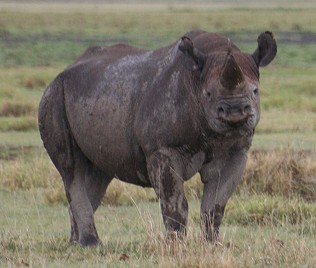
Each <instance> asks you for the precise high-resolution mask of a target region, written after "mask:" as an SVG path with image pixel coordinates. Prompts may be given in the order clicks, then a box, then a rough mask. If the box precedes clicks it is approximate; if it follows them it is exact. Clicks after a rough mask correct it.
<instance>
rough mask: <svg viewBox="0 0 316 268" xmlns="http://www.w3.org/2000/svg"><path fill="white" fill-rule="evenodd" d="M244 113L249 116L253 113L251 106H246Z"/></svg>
mask: <svg viewBox="0 0 316 268" xmlns="http://www.w3.org/2000/svg"><path fill="white" fill-rule="evenodd" d="M243 112H244V113H247V114H249V113H250V112H251V106H250V105H245V107H244V110H243Z"/></svg>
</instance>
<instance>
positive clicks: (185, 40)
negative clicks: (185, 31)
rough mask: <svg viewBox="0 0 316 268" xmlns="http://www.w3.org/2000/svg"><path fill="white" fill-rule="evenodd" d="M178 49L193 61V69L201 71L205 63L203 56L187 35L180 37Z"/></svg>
mask: <svg viewBox="0 0 316 268" xmlns="http://www.w3.org/2000/svg"><path fill="white" fill-rule="evenodd" d="M179 50H180V51H181V52H182V53H183V54H184V55H186V56H187V57H189V58H191V59H192V60H193V61H194V63H195V66H192V67H193V69H196V68H197V69H199V70H200V71H202V69H203V67H204V64H205V56H204V54H203V53H201V52H200V51H198V50H197V49H196V48H195V47H194V46H193V42H192V40H191V39H190V38H189V37H187V36H183V37H182V38H181V41H180V44H179Z"/></svg>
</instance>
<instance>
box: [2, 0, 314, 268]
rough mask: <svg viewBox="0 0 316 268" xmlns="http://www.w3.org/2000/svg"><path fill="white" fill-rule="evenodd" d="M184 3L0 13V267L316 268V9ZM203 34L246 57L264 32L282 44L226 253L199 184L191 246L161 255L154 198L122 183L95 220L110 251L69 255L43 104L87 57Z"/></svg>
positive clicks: (175, 246) (307, 4)
mask: <svg viewBox="0 0 316 268" xmlns="http://www.w3.org/2000/svg"><path fill="white" fill-rule="evenodd" d="M187 2H188V1H184V2H183V3H182V4H174V3H172V4H170V3H169V2H168V1H161V2H160V4H156V3H153V4H129V5H127V4H97V3H95V4H76V3H71V4H69V3H68V4H67V5H66V4H62V3H57V4H56V3H54V4H52V3H51V2H49V1H48V3H39V2H35V3H32V4H30V3H20V4H18V3H2V2H0V204H1V205H0V215H2V216H1V217H0V267H15V266H19V267H21V266H22V267H23V266H30V267H41V266H43V267H60V266H62V267H87V266H89V267H91V266H92V267H101V266H102V267H104V266H111V267H152V266H158V267H267V266H270V267H315V265H316V258H315V252H316V203H315V202H316V175H315V174H316V76H315V73H316V16H315V14H316V2H315V1H290V0H288V1H272V0H271V1H265V2H264V3H263V2H262V1H249V0H247V1H242V3H241V4H239V5H237V4H236V3H235V1H225V2H223V3H222V2H219V1H208V2H207V3H206V1H204V2H200V3H195V2H194V3H187ZM197 28H201V29H205V30H208V31H215V32H219V33H222V34H224V35H226V36H228V37H230V38H231V40H232V41H233V42H235V43H236V44H237V45H238V46H239V47H240V48H242V49H243V50H245V51H247V52H249V53H251V52H252V51H254V49H255V48H256V45H257V44H256V38H257V36H258V34H259V33H260V32H262V31H265V30H271V31H273V32H274V34H275V37H276V39H277V42H278V55H277V58H276V60H275V61H274V62H273V63H272V65H271V66H269V67H267V68H266V69H262V71H261V104H262V115H261V121H260V123H259V125H258V128H257V130H256V134H255V138H254V142H253V147H252V149H251V152H250V153H249V161H248V164H247V170H246V173H245V176H244V178H243V181H242V183H241V184H240V186H239V188H238V190H237V192H236V193H235V194H234V196H233V197H232V199H231V200H230V201H229V203H228V205H227V210H226V212H225V214H226V215H225V217H224V222H223V226H222V229H221V240H220V241H221V244H219V245H218V246H212V245H207V244H204V243H203V242H202V241H201V236H200V230H199V199H200V196H201V182H200V179H199V176H198V175H196V176H195V177H194V178H193V179H192V180H190V181H189V182H187V183H186V193H187V195H188V197H189V206H190V215H189V229H188V237H187V238H186V239H184V240H183V241H179V242H177V243H169V244H168V243H166V242H165V241H164V239H163V224H162V220H161V215H160V210H159V205H158V202H157V200H156V198H155V195H154V193H153V191H152V190H150V189H146V190H144V189H141V188H137V187H134V186H130V185H126V184H122V183H119V182H114V183H113V184H112V185H110V189H109V191H108V195H107V196H106V197H105V198H104V204H103V205H102V206H101V207H100V209H99V210H98V211H97V213H96V224H97V229H98V231H99V235H100V238H101V239H102V241H103V242H104V247H102V248H94V249H82V248H79V247H77V246H70V245H69V244H68V238H69V233H70V224H69V222H68V221H69V220H68V215H67V206H66V198H65V195H64V192H63V186H62V182H61V180H60V178H59V175H58V173H57V171H56V170H55V168H54V167H53V165H52V164H51V162H50V161H49V159H48V156H47V154H46V152H45V150H44V149H43V147H42V143H41V140H40V138H39V134H38V127H37V109H38V103H39V100H40V98H41V96H42V93H43V90H44V89H45V87H46V86H47V85H48V84H49V83H50V81H52V79H54V77H55V76H56V75H57V74H58V73H59V72H61V71H62V70H63V69H64V68H65V67H66V66H67V65H68V64H69V63H71V61H73V60H74V58H75V57H76V56H78V55H79V54H80V53H82V52H83V51H84V50H85V49H86V48H87V47H88V46H90V45H97V44H100V45H109V44H113V43H116V42H125V43H126V42H128V43H130V44H133V45H137V46H140V47H143V48H147V49H154V48H158V47H160V46H165V45H168V44H170V43H171V42H174V41H176V40H177V39H178V38H180V37H181V36H182V35H183V34H184V33H185V32H187V31H189V30H191V29H197Z"/></svg>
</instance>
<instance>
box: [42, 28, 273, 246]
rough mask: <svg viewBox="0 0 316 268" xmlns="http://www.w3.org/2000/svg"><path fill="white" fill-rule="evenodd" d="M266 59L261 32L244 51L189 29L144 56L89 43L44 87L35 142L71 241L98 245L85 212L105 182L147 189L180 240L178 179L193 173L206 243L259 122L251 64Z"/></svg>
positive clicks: (184, 208) (267, 37) (183, 205)
mask: <svg viewBox="0 0 316 268" xmlns="http://www.w3.org/2000/svg"><path fill="white" fill-rule="evenodd" d="M275 55H276V43H275V41H274V39H273V35H272V34H271V33H270V32H266V33H262V34H261V35H260V36H259V37H258V48H257V49H256V50H255V52H254V53H253V54H252V55H249V54H245V53H242V52H241V51H240V50H239V49H238V48H237V47H236V46H235V45H233V44H231V43H230V42H229V40H228V39H227V38H225V37H222V36H219V35H216V34H213V33H207V32H203V31H194V32H189V33H187V34H186V35H185V36H184V37H183V38H182V39H180V40H179V41H177V42H176V43H174V44H172V45H170V46H168V47H165V48H162V49H158V50H154V51H145V50H141V49H137V48H134V47H131V46H128V45H115V46H111V47H93V48H89V49H87V51H86V52H85V53H84V54H83V55H82V56H81V57H80V58H79V59H78V60H77V61H76V62H75V63H74V64H73V65H71V66H69V67H68V68H67V69H66V70H64V71H63V72H62V73H61V74H59V75H58V76H57V78H56V79H55V80H54V81H53V82H52V83H51V84H50V85H49V86H48V88H47V89H46V91H45V93H44V95H43V98H42V101H41V103H40V107H39V128H40V133H41V137H42V139H43V142H44V146H45V148H46V149H47V152H48V154H49V156H50V157H51V159H52V161H53V163H54V165H55V166H56V168H57V169H58V171H59V173H60V175H61V177H62V179H63V182H64V186H65V190H66V194H67V199H68V202H69V214H70V220H71V242H74V243H79V244H81V245H83V246H90V245H97V244H99V243H100V240H99V237H98V234H97V231H96V228H95V224H94V219H93V214H94V212H95V211H96V209H97V208H98V206H99V204H100V202H101V199H102V197H103V195H104V194H105V191H106V188H107V186H108V185H109V183H110V182H111V180H112V178H117V179H119V180H122V181H126V182H129V183H132V184H136V185H140V186H143V187H153V188H154V190H155V192H156V194H157V196H158V197H159V199H160V204H161V210H162V215H163V221H164V224H165V227H166V230H167V233H169V234H170V233H174V232H177V233H178V234H179V235H181V234H185V227H186V224H187V217H188V203H187V200H186V197H185V194H184V190H183V183H184V182H185V181H186V180H188V179H190V178H191V177H192V176H193V175H194V174H195V173H197V172H200V174H201V178H202V182H203V183H204V191H203V197H202V204H201V219H202V230H203V234H204V236H205V239H206V240H210V241H216V239H217V236H218V229H219V226H220V223H221V220H222V216H223V212H224V209H225V205H226V202H227V200H228V199H229V197H230V196H231V194H232V193H233V191H234V189H235V188H236V185H237V184H238V182H239V181H240V179H241V177H242V174H243V171H244V168H245V163H246V153H247V151H248V149H249V147H250V145H251V140H252V136H253V133H254V129H255V126H256V125H257V123H258V121H259V116H260V105H259V71H258V69H259V66H265V65H267V64H269V63H270V62H271V61H272V60H273V58H274V56H275Z"/></svg>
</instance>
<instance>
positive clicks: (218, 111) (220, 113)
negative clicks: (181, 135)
mask: <svg viewBox="0 0 316 268" xmlns="http://www.w3.org/2000/svg"><path fill="white" fill-rule="evenodd" d="M217 114H218V115H219V116H220V115H223V114H225V110H224V108H223V107H221V106H219V107H217Z"/></svg>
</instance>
